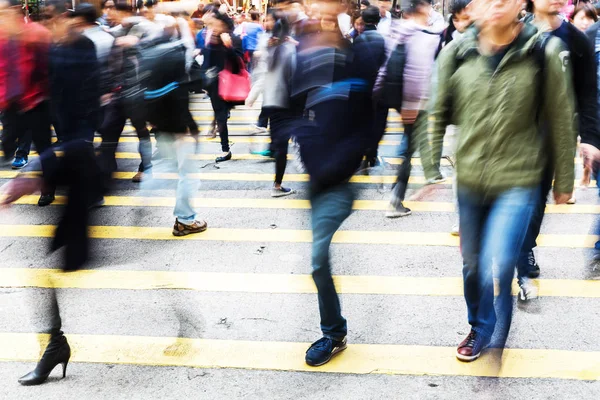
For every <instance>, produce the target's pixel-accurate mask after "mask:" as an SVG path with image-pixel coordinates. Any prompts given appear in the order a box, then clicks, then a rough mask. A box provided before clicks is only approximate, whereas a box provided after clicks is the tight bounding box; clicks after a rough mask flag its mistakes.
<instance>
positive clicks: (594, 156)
mask: <svg viewBox="0 0 600 400" xmlns="http://www.w3.org/2000/svg"><path fill="white" fill-rule="evenodd" d="M579 154H580V155H581V158H583V166H584V167H588V168H590V169H592V166H593V164H594V161H600V150H598V149H597V148H596V147H594V146H592V145H591V144H587V143H581V144H580V145H579Z"/></svg>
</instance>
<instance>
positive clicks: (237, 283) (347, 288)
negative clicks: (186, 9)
mask: <svg viewBox="0 0 600 400" xmlns="http://www.w3.org/2000/svg"><path fill="white" fill-rule="evenodd" d="M333 280H334V282H335V285H336V288H337V291H338V292H339V293H342V294H370V295H403V296H462V295H463V279H462V278H455V277H447V278H438V277H404V276H350V275H338V276H334V277H333ZM532 282H533V283H534V284H535V285H536V286H537V288H538V294H539V296H541V297H581V298H600V281H597V280H573V279H539V280H532ZM0 287H2V288H57V289H118V290H158V289H174V290H194V291H200V292H241V293H279V294H307V293H316V288H315V284H314V283H313V279H312V276H311V275H297V274H293V275H292V274H243V273H228V272H179V271H145V270H144V271H122V270H117V271H115V270H97V269H94V270H82V271H77V272H68V273H62V272H60V271H57V270H53V269H38V268H0ZM512 292H513V295H517V294H518V293H519V286H518V284H517V282H516V280H515V281H514V282H513V288H512Z"/></svg>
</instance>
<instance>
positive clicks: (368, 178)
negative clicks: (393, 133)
mask: <svg viewBox="0 0 600 400" xmlns="http://www.w3.org/2000/svg"><path fill="white" fill-rule="evenodd" d="M18 174H19V171H12V170H11V171H0V179H12V178H15V177H16V176H17V175H18ZM135 174H136V172H115V173H113V178H115V179H124V180H129V179H131V178H133V176H134V175H135ZM37 175H39V173H36V172H26V173H23V176H37ZM152 176H153V177H154V179H165V180H178V179H179V175H178V174H177V173H175V172H173V173H155V174H153V175H152ZM188 176H189V178H191V179H198V180H203V181H240V182H272V181H273V174H259V173H256V174H251V173H241V172H232V173H227V172H223V173H221V172H203V173H193V174H189V175H188ZM396 179H398V178H397V177H396V176H395V175H354V176H353V177H352V178H350V183H369V184H380V185H382V184H394V183H396ZM308 180H309V176H308V174H286V175H285V181H286V182H308ZM408 183H409V184H414V185H424V184H425V183H426V180H425V177H424V176H411V177H410V178H409V180H408ZM451 184H452V181H451V180H450V179H446V180H445V181H444V182H442V183H439V184H438V185H441V186H448V185H451ZM590 184H591V185H592V186H595V185H596V181H594V180H592V181H591V183H590ZM575 187H579V181H576V182H575Z"/></svg>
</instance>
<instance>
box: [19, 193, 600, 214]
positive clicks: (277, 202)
mask: <svg viewBox="0 0 600 400" xmlns="http://www.w3.org/2000/svg"><path fill="white" fill-rule="evenodd" d="M38 199H39V196H37V195H30V196H24V197H22V198H21V199H19V200H18V201H17V202H16V203H15V204H20V205H36V204H37V202H38ZM104 200H105V202H106V203H105V205H106V206H114V207H174V206H175V198H174V197H157V196H151V197H143V196H105V197H104ZM66 203H67V197H66V196H56V200H55V201H54V203H52V204H53V205H64V204H66ZM192 203H193V204H194V207H197V208H256V209H285V210H292V209H301V210H308V209H310V201H308V200H293V199H285V200H284V199H247V198H237V199H236V198H219V197H216V198H205V197H197V198H194V199H192ZM404 204H405V205H406V206H407V207H408V208H410V209H411V210H413V211H418V212H454V204H453V203H450V202H434V201H405V202H404ZM388 205H389V201H387V200H355V201H354V204H353V207H352V208H353V209H354V210H362V211H384V210H386V209H387V207H388ZM546 214H600V205H591V204H589V205H588V204H573V205H560V206H557V205H555V204H548V205H546Z"/></svg>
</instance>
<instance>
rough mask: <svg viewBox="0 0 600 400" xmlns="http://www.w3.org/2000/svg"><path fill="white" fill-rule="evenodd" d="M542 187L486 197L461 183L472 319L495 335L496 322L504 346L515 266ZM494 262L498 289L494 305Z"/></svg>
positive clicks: (463, 245)
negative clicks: (462, 186)
mask: <svg viewBox="0 0 600 400" xmlns="http://www.w3.org/2000/svg"><path fill="white" fill-rule="evenodd" d="M539 193H540V191H539V188H512V189H509V190H506V191H504V192H502V193H500V194H498V195H496V196H491V197H489V196H488V197H486V196H482V195H480V194H478V193H476V192H473V191H469V190H467V189H465V188H461V187H460V186H459V188H458V201H459V213H460V229H461V251H462V254H463V260H464V269H463V275H464V284H465V288H464V289H465V300H466V301H467V307H468V310H469V323H470V324H471V326H472V327H473V329H475V331H477V332H478V333H481V334H482V335H484V336H486V337H488V338H491V336H492V334H493V333H494V330H495V328H496V323H497V321H498V326H499V328H500V329H499V331H498V345H499V346H501V347H503V346H504V344H505V342H506V337H507V336H508V331H509V328H510V323H511V319H512V302H513V299H512V294H511V288H512V279H513V276H514V266H515V263H516V262H517V259H518V257H519V253H520V251H521V248H522V246H523V241H524V240H525V235H526V233H527V228H528V226H529V222H530V220H531V217H532V215H533V213H534V210H535V208H536V207H537V206H538V200H539ZM493 264H495V265H496V268H497V271H498V283H499V287H500V291H499V294H498V298H497V300H496V310H495V309H494V279H493Z"/></svg>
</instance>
